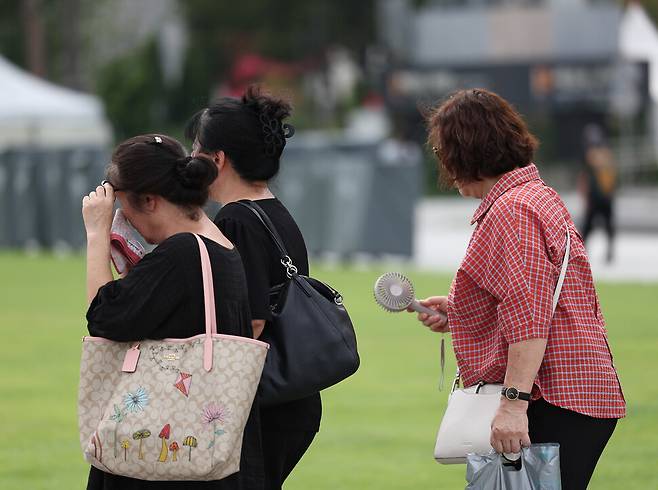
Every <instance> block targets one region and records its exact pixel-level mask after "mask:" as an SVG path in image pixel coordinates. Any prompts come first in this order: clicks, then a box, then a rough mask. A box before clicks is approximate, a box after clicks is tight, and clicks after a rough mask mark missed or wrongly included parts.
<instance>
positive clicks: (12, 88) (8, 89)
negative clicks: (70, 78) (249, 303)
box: [0, 56, 112, 150]
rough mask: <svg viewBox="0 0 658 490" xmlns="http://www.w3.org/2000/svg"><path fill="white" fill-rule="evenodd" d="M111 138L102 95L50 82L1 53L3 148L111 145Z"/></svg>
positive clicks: (0, 136) (0, 134)
mask: <svg viewBox="0 0 658 490" xmlns="http://www.w3.org/2000/svg"><path fill="white" fill-rule="evenodd" d="M111 140H112V131H111V129H110V125H109V124H108V121H107V119H106V118H105V114H104V110H103V105H102V103H101V101H100V99H99V98H98V97H95V96H92V95H88V94H83V93H80V92H76V91H73V90H70V89H67V88H64V87H60V86H58V85H54V84H52V83H49V82H47V81H45V80H42V79H40V78H38V77H35V76H33V75H31V74H30V73H27V72H25V71H23V70H21V69H20V68H18V67H16V66H14V65H13V64H11V63H10V62H9V61H7V60H6V59H5V58H3V57H2V56H0V150H1V149H3V148H7V147H25V146H33V147H42V148H43V147H48V148H57V147H65V146H68V147H70V146H79V145H84V146H107V145H109V144H110V142H111Z"/></svg>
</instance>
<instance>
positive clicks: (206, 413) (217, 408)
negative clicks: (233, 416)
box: [202, 403, 230, 449]
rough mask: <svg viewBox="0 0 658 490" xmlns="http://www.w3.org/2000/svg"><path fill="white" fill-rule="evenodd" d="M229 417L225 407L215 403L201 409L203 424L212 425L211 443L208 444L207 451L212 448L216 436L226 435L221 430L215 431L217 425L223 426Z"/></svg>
mask: <svg viewBox="0 0 658 490" xmlns="http://www.w3.org/2000/svg"><path fill="white" fill-rule="evenodd" d="M229 415H230V412H229V411H228V409H227V408H226V407H225V406H223V405H217V404H215V403H211V404H210V405H208V406H206V408H204V409H203V417H202V418H203V422H204V423H206V424H208V425H210V424H212V432H213V435H212V441H210V443H209V444H208V449H210V448H212V447H214V445H215V439H216V437H217V436H221V435H222V434H225V433H226V431H224V430H223V429H217V423H218V422H219V424H221V425H224V424H225V423H226V420H227V418H228V417H229Z"/></svg>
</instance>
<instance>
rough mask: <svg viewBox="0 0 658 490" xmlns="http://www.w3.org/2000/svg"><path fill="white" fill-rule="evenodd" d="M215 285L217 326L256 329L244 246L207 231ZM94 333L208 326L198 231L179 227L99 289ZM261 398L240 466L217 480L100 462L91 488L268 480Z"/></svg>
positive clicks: (163, 334) (143, 334)
mask: <svg viewBox="0 0 658 490" xmlns="http://www.w3.org/2000/svg"><path fill="white" fill-rule="evenodd" d="M202 239H203V241H204V243H205V244H206V248H207V249H208V255H209V256H210V263H211V265H212V275H213V281H214V286H215V287H214V290H215V307H216V312H217V330H218V333H223V334H229V335H238V336H242V337H252V336H253V334H252V329H251V315H250V311H249V299H248V293H247V283H246V279H245V274H244V268H243V266H242V260H241V259H240V254H239V253H238V252H237V250H235V249H232V250H230V249H227V248H225V247H223V246H221V245H220V244H218V243H217V242H214V241H213V240H210V239H208V238H205V237H202ZM87 322H88V325H87V328H88V330H89V334H90V335H93V336H98V337H105V338H108V339H111V340H115V341H132V340H143V339H163V338H169V337H171V338H187V337H193V336H194V335H198V334H200V333H204V332H205V310H204V302H203V282H202V277H201V258H200V255H199V246H198V244H197V241H196V238H195V237H194V235H192V234H191V233H179V234H177V235H174V236H172V237H170V238H168V239H167V240H165V241H163V242H162V243H161V244H160V245H158V247H156V248H155V250H153V251H152V252H151V253H149V254H147V255H146V256H145V257H144V258H143V259H142V260H141V261H140V262H139V263H138V264H137V265H136V266H135V267H134V268H133V269H132V270H131V271H130V273H128V275H127V276H126V277H125V278H124V279H119V280H116V281H112V282H110V283H108V284H106V285H105V286H103V287H101V288H100V289H99V290H98V294H97V295H96V297H95V298H94V300H93V301H92V303H91V305H90V306H89V310H88V312H87ZM259 425H260V424H259V414H258V404H257V402H256V401H255V402H254V406H253V407H252V411H251V414H250V416H249V420H248V421H247V426H246V428H245V433H244V438H243V447H242V458H241V463H240V472H239V473H236V474H234V475H231V476H229V477H227V478H225V479H223V480H219V481H213V482H159V481H158V482H149V481H143V480H136V479H132V478H126V477H122V476H116V475H110V474H108V473H105V472H103V471H101V470H98V469H96V468H94V467H92V468H91V471H90V473H89V480H88V484H87V489H90V490H91V489H93V490H100V489H102V490H114V489H117V490H118V489H121V490H132V489H134V490H138V489H139V490H142V489H156V488H157V489H172V490H174V489H175V490H184V489H194V490H211V489H212V490H229V489H230V490H234V489H236V490H242V489H250V490H251V489H254V490H255V489H262V488H263V460H262V449H261V442H260V427H259Z"/></svg>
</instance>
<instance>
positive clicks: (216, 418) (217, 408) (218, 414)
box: [203, 403, 230, 424]
mask: <svg viewBox="0 0 658 490" xmlns="http://www.w3.org/2000/svg"><path fill="white" fill-rule="evenodd" d="M229 415H230V414H229V411H228V410H227V409H226V407H224V406H223V405H216V404H214V403H211V404H210V405H208V406H207V407H206V408H204V409H203V421H204V422H205V423H206V424H212V423H214V422H219V423H220V424H224V423H226V419H227V418H228V416H229Z"/></svg>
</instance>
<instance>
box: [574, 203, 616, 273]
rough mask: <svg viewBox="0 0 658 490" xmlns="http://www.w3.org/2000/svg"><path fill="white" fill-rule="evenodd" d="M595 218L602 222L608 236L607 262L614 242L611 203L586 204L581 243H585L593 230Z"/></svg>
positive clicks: (611, 253) (610, 256)
mask: <svg viewBox="0 0 658 490" xmlns="http://www.w3.org/2000/svg"><path fill="white" fill-rule="evenodd" d="M597 218H600V219H601V221H602V222H603V226H604V228H605V232H606V234H607V235H608V252H607V259H608V261H610V260H612V255H613V246H614V245H613V242H614V240H615V224H614V219H613V215H612V201H611V200H601V201H596V200H591V201H590V202H588V203H587V209H586V210H585V218H584V219H583V227H582V236H583V241H584V242H586V241H587V238H588V237H589V235H590V233H591V232H592V230H593V229H594V225H595V224H596V221H597Z"/></svg>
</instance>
